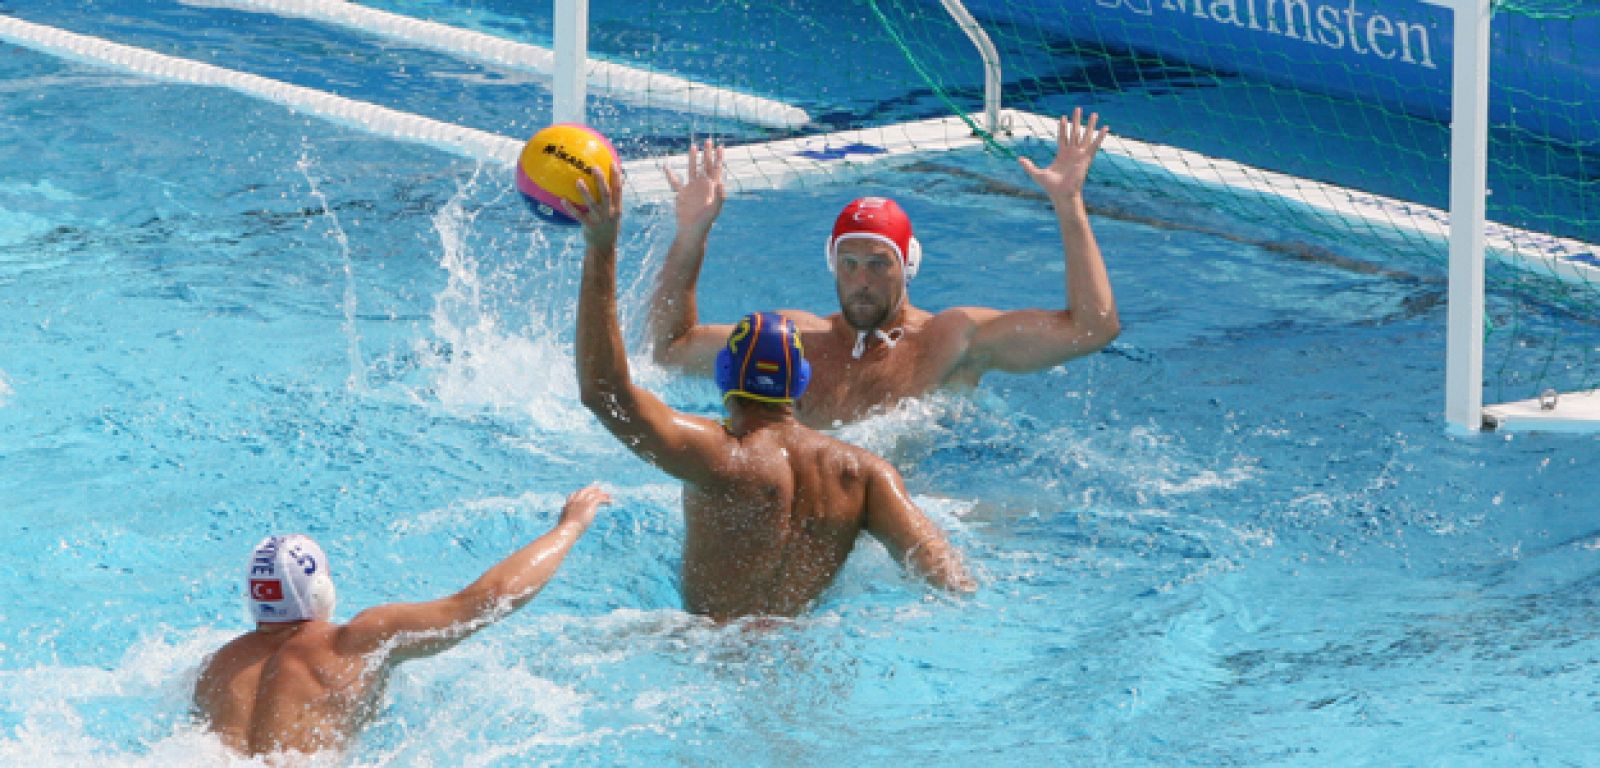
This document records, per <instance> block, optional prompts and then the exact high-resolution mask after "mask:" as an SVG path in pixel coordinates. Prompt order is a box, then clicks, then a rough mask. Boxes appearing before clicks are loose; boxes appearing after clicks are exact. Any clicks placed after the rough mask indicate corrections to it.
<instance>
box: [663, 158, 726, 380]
mask: <svg viewBox="0 0 1600 768" xmlns="http://www.w3.org/2000/svg"><path fill="white" fill-rule="evenodd" d="M722 152H723V148H722V147H721V146H720V145H718V144H716V143H714V142H712V141H711V140H710V139H706V141H705V144H704V147H703V148H701V149H698V150H697V149H696V147H695V145H694V143H693V142H690V143H689V166H688V168H686V169H685V175H684V177H683V178H682V179H680V178H678V175H677V174H675V173H673V171H672V169H671V168H669V167H667V166H666V165H663V166H661V170H662V172H663V173H665V174H666V176H667V185H668V186H670V187H672V191H673V194H674V196H675V197H674V203H673V206H674V211H675V213H676V217H677V227H678V228H677V231H676V232H675V233H674V234H673V237H672V245H671V247H669V248H668V249H667V260H666V263H665V264H662V265H661V274H660V276H659V277H658V278H657V280H656V288H655V292H654V293H653V294H651V296H650V315H649V331H650V340H651V345H652V346H651V353H652V356H653V357H654V359H655V361H656V363H658V364H660V365H666V366H670V367H673V368H677V369H679V370H682V371H685V372H688V373H693V374H697V375H701V376H710V375H711V373H712V370H713V369H714V367H715V359H716V354H717V347H718V346H719V345H720V344H722V341H723V340H724V339H726V338H727V337H728V332H729V331H731V330H732V329H733V326H731V325H701V324H700V309H699V305H698V303H697V299H696V290H697V286H698V284H699V282H700V268H701V266H702V264H703V263H704V262H705V257H706V241H707V239H708V238H709V237H710V235H711V225H712V224H714V223H716V220H717V215H718V214H720V213H721V212H722V202H723V200H725V199H726V197H727V193H726V188H725V187H724V186H723V184H722V170H723V162H722Z"/></svg>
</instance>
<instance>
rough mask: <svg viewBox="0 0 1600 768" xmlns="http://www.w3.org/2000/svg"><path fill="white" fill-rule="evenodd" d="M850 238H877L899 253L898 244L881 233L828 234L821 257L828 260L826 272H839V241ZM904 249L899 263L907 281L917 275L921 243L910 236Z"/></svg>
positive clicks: (920, 263) (831, 273)
mask: <svg viewBox="0 0 1600 768" xmlns="http://www.w3.org/2000/svg"><path fill="white" fill-rule="evenodd" d="M851 239H866V240H877V241H879V242H882V243H888V244H889V247H890V248H893V249H894V252H895V253H896V254H899V253H900V246H898V245H895V243H894V241H893V240H890V239H889V238H887V237H884V236H882V235H874V234H845V235H840V236H839V237H838V238H837V239H836V238H834V236H833V235H828V244H827V246H826V247H827V250H826V251H825V252H824V253H823V258H826V259H827V260H828V274H830V275H834V274H838V273H839V243H840V242H843V241H845V240H851ZM906 251H907V253H906V254H905V255H904V256H901V257H900V264H901V266H902V268H903V269H904V270H905V276H906V282H908V283H909V282H911V278H913V277H916V276H917V270H918V269H919V268H921V267H922V243H919V242H917V238H916V237H915V236H912V238H911V244H910V245H909V246H907V248H906Z"/></svg>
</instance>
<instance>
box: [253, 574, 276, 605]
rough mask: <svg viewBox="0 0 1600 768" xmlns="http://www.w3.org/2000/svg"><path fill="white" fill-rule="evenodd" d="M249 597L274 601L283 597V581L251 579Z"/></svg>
mask: <svg viewBox="0 0 1600 768" xmlns="http://www.w3.org/2000/svg"><path fill="white" fill-rule="evenodd" d="M250 599H251V600H262V601H274V600H282V599H283V582H281V581H278V580H277V579H251V580H250Z"/></svg>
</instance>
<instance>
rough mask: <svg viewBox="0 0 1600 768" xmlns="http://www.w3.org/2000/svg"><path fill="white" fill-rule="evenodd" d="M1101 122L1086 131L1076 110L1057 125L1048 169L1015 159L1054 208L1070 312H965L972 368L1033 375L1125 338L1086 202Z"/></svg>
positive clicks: (1102, 133) (1094, 118) (1092, 119)
mask: <svg viewBox="0 0 1600 768" xmlns="http://www.w3.org/2000/svg"><path fill="white" fill-rule="evenodd" d="M1099 121H1100V116H1099V115H1098V114H1091V115H1090V116H1089V122H1088V124H1087V125H1085V124H1084V123H1083V110H1082V109H1075V110H1073V112H1072V119H1071V120H1070V121H1068V119H1067V118H1065V117H1062V118H1061V119H1060V123H1059V125H1058V127H1057V130H1058V134H1057V137H1056V157H1055V160H1054V161H1052V162H1051V163H1050V165H1049V166H1047V167H1045V168H1039V167H1038V166H1036V165H1034V164H1033V162H1032V161H1031V160H1029V159H1027V158H1020V159H1019V160H1018V162H1019V163H1020V164H1021V165H1022V169H1023V170H1024V171H1026V172H1027V173H1028V175H1029V176H1030V177H1032V178H1033V181H1034V183H1036V184H1038V185H1039V187H1040V188H1041V189H1043V190H1044V191H1045V193H1046V194H1048V195H1049V196H1050V202H1051V204H1052V205H1053V206H1055V209H1056V219H1057V221H1058V223H1059V224H1060V227H1061V243H1062V250H1063V254H1064V258H1065V259H1066V267H1067V268H1066V275H1067V280H1066V295H1067V308H1066V309H1065V310H1062V311H1053V310H1044V309H1024V310H1016V311H1009V312H1004V311H996V310H968V311H969V312H970V313H971V316H972V318H973V320H974V321H975V325H976V328H975V331H974V334H973V337H972V343H971V345H970V347H969V352H968V356H967V357H968V359H967V363H968V365H969V367H972V368H976V369H977V370H979V371H983V370H990V369H998V370H1002V371H1010V372H1014V373H1021V372H1026V371H1036V370H1040V369H1042V368H1048V367H1050V366H1052V365H1058V364H1060V363H1062V362H1065V361H1067V360H1070V359H1072V358H1075V357H1080V356H1082V355H1087V354H1089V353H1091V352H1095V351H1098V350H1100V349H1102V348H1104V347H1105V346H1106V345H1107V344H1110V343H1111V342H1112V340H1113V339H1115V338H1116V337H1117V335H1118V334H1119V333H1121V332H1122V323H1121V321H1120V320H1119V319H1118V317H1117V302H1116V299H1115V297H1114V296H1113V295H1112V293H1111V279H1110V277H1109V276H1107V274H1106V264H1105V259H1104V258H1103V257H1102V256H1101V254H1100V245H1099V243H1097V242H1096V241H1095V236H1094V230H1093V229H1092V228H1091V227H1090V225H1089V213H1088V210H1087V208H1085V206H1084V202H1083V186H1084V181H1085V179H1087V178H1088V174H1089V166H1090V164H1091V163H1093V162H1094V156H1095V154H1096V153H1097V152H1099V151H1100V145H1101V143H1102V142H1104V141H1105V139H1106V136H1107V135H1108V133H1109V129H1107V128H1105V127H1103V126H1099Z"/></svg>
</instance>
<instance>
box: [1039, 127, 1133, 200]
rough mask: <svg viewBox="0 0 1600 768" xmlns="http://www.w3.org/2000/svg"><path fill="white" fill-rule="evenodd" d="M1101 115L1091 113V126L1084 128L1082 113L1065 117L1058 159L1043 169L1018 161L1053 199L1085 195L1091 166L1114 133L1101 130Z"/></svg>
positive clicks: (1058, 131) (1058, 146) (1058, 138)
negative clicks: (1102, 144)
mask: <svg viewBox="0 0 1600 768" xmlns="http://www.w3.org/2000/svg"><path fill="white" fill-rule="evenodd" d="M1099 123H1100V115H1099V114H1098V113H1091V114H1090V115H1089V123H1088V125H1084V124H1083V109H1082V108H1081V107H1080V108H1078V109H1074V110H1072V120H1071V122H1068V120H1067V118H1066V117H1062V118H1061V121H1060V125H1059V127H1058V129H1057V135H1056V159H1055V160H1053V161H1052V162H1051V163H1050V165H1049V166H1047V167H1045V168H1040V167H1039V166H1037V165H1034V164H1033V161H1032V160H1029V159H1028V158H1026V157H1023V158H1018V160H1017V162H1018V163H1019V164H1021V165H1022V169H1023V170H1024V171H1027V172H1028V175H1029V176H1031V177H1033V181H1034V183H1035V184H1038V185H1039V186H1040V187H1041V188H1043V189H1044V191H1045V192H1046V193H1048V194H1049V195H1050V197H1051V199H1058V198H1062V197H1076V196H1078V195H1080V194H1082V192H1083V180H1084V179H1085V178H1086V177H1087V176H1088V175H1089V164H1090V163H1093V162H1094V155H1095V153H1096V152H1098V151H1100V144H1101V142H1103V141H1105V139H1106V136H1107V135H1108V134H1109V133H1110V132H1111V129H1109V128H1105V127H1098V126H1099Z"/></svg>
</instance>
